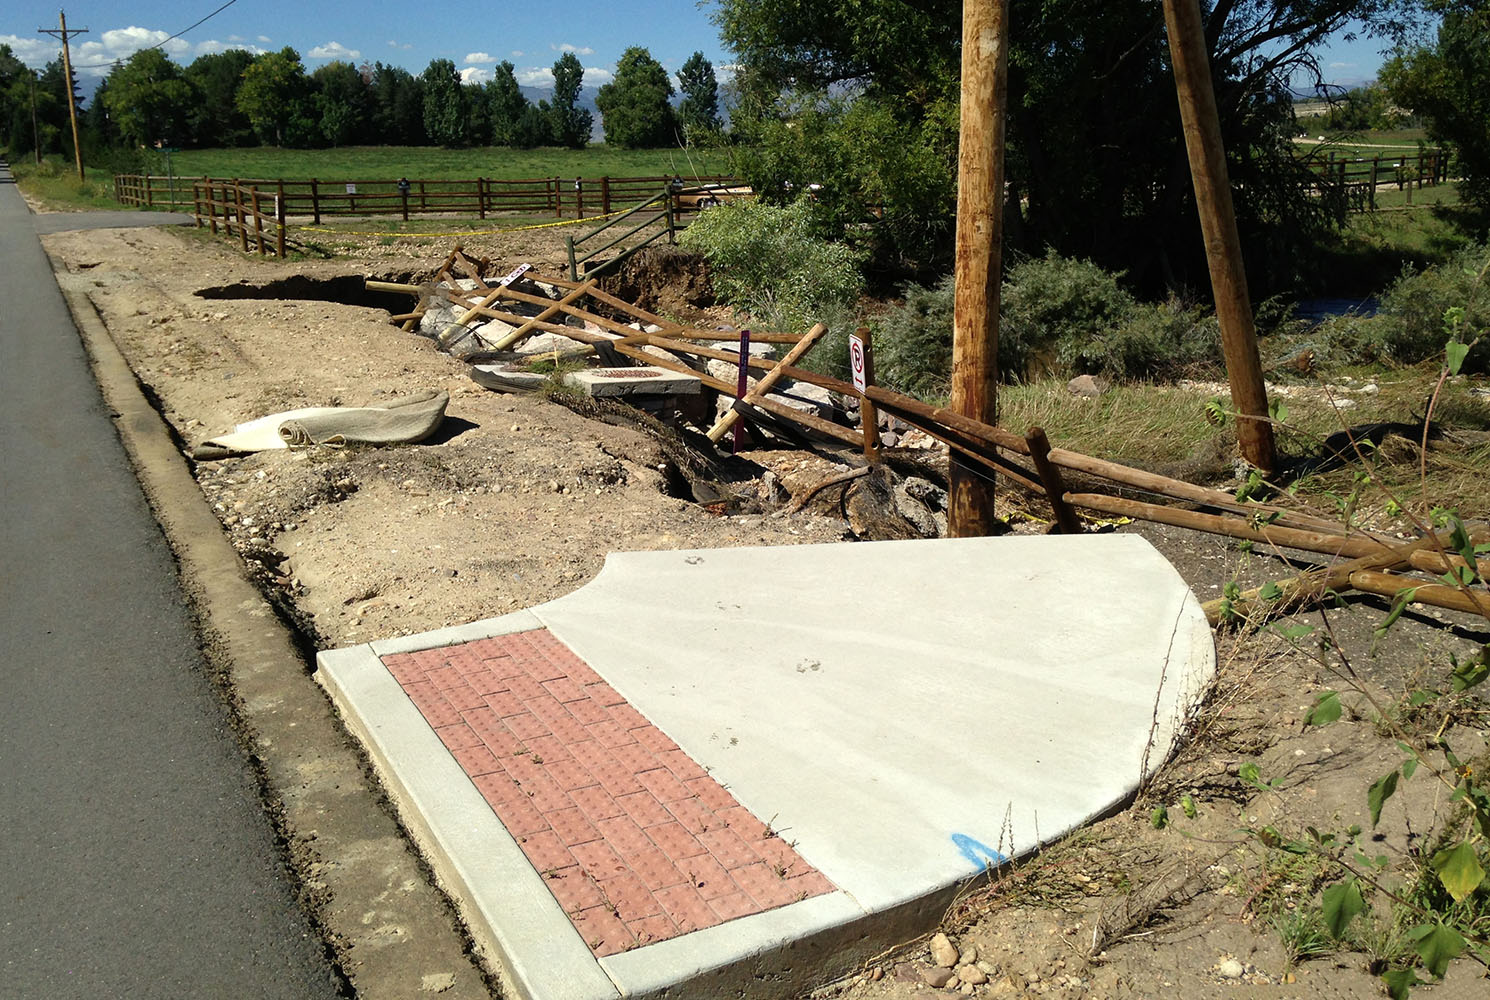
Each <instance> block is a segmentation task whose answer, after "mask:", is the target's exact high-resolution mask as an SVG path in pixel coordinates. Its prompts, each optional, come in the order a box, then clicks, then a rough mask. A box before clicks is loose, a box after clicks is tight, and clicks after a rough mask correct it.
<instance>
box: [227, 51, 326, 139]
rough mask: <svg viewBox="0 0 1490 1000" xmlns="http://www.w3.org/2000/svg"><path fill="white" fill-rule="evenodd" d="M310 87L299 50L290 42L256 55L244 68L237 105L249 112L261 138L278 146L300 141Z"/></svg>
mask: <svg viewBox="0 0 1490 1000" xmlns="http://www.w3.org/2000/svg"><path fill="white" fill-rule="evenodd" d="M308 89H309V86H308V83H307V80H306V76H305V67H304V66H302V65H301V64H300V53H298V52H296V51H295V50H294V49H292V48H290V47H289V46H288V45H287V46H285V47H284V48H282V49H280V50H279V51H278V52H266V53H264V54H263V55H260V56H256V57H255V58H254V61H253V62H251V63H249V65H248V68H247V69H245V70H244V71H243V84H242V86H240V87H239V88H238V97H237V104H238V109H239V110H240V111H242V112H243V113H244V114H245V115H247V116H248V120H249V121H250V122H251V123H252V124H253V127H254V131H255V132H257V133H258V134H259V138H260V140H262V141H263V142H265V143H269V144H272V145H275V146H284V145H287V144H298V143H296V140H298V139H300V138H301V137H302V134H303V133H304V132H305V131H306V130H305V128H304V126H303V119H304V118H305V112H306V107H305V101H306V97H307V91H308Z"/></svg>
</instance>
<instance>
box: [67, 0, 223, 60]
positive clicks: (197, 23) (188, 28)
mask: <svg viewBox="0 0 1490 1000" xmlns="http://www.w3.org/2000/svg"><path fill="white" fill-rule="evenodd" d="M237 2H238V0H228V2H227V3H225V4H223V5H222V6H221V7H219V8H217V9H216V10H214V11H213V12H212V13H210V14H208V15H207V16H206V17H204V18H202V19H201V20H198V21H195V22H193V23H192V24H188V25H187V26H186V27H184V28H182V29H181V30H180V31H178V32H176V33H175V34H174V35H171V36H170V37H169V38H162V39H161V40H160V41H158V42H156V43H155V44H154V45H147V46H145V48H143V49H137V50H136V51H138V52H145V51H147V50H149V49H158V48H161V47H162V46H164V45H165V44H166V43H167V42H173V41H175V40H176V39H178V38H180V37H181V36H182V35H184V34H186V33H187V32H188V31H191V30H192V29H194V28H199V27H201V26H202V25H203V24H206V23H207V22H208V21H210V20H212V19H213V18H214V17H216V16H217V15H219V14H221V13H222V12H223V11H225V10H227V9H228V8H229V7H231V6H233V4H235V3H237ZM132 54H133V53H131V55H132ZM116 62H118V60H117V59H111V60H109V61H108V62H101V63H83V64H79V65H76V66H74V67H73V68H74V69H103V68H104V67H105V66H112V65H114V63H116Z"/></svg>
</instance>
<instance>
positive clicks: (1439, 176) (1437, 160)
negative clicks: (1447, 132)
mask: <svg viewBox="0 0 1490 1000" xmlns="http://www.w3.org/2000/svg"><path fill="white" fill-rule="evenodd" d="M1309 169H1310V171H1311V172H1312V173H1313V174H1314V177H1315V180H1314V184H1315V186H1316V188H1319V189H1324V188H1325V187H1331V188H1334V189H1336V190H1340V191H1343V192H1344V193H1345V196H1346V199H1347V202H1348V204H1349V206H1350V208H1351V209H1352V210H1355V211H1367V210H1370V209H1374V208H1375V207H1376V194H1377V191H1378V190H1380V189H1382V188H1383V187H1395V188H1396V189H1397V190H1399V191H1405V192H1406V193H1407V203H1408V204H1409V205H1410V204H1412V192H1413V190H1414V189H1415V188H1416V189H1421V188H1425V187H1436V186H1437V185H1439V184H1442V183H1446V182H1447V181H1448V179H1449V155H1448V153H1447V152H1445V151H1444V150H1442V149H1437V148H1433V149H1423V150H1421V151H1419V152H1418V153H1414V154H1410V155H1409V154H1396V155H1392V154H1389V153H1377V154H1375V155H1373V156H1341V155H1338V154H1337V153H1335V152H1333V151H1331V152H1330V153H1329V154H1328V156H1327V157H1321V156H1318V155H1315V156H1313V157H1311V158H1310V160H1309Z"/></svg>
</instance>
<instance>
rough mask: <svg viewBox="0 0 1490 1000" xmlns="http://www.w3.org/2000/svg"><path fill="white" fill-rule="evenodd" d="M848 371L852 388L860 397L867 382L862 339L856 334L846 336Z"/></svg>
mask: <svg viewBox="0 0 1490 1000" xmlns="http://www.w3.org/2000/svg"><path fill="white" fill-rule="evenodd" d="M848 369H849V372H850V373H851V375H852V376H853V380H854V388H855V389H856V390H858V392H859V394H860V395H861V396H862V395H863V394H864V387H865V386H866V385H868V380H867V379H866V378H865V376H864V339H863V338H862V337H860V336H859V335H858V334H857V333H851V334H849V335H848Z"/></svg>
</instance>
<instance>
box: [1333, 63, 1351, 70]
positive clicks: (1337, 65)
mask: <svg viewBox="0 0 1490 1000" xmlns="http://www.w3.org/2000/svg"><path fill="white" fill-rule="evenodd" d="M1355 68H1356V64H1355V63H1353V62H1332V63H1330V69H1355Z"/></svg>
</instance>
